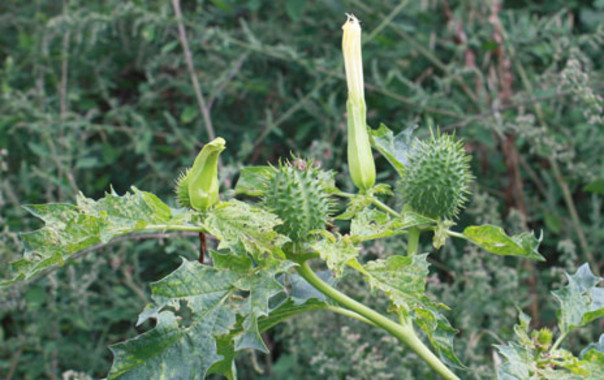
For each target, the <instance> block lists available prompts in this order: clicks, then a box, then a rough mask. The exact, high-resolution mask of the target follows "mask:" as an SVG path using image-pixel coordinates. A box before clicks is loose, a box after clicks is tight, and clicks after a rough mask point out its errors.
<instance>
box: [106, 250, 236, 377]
mask: <svg viewBox="0 0 604 380" xmlns="http://www.w3.org/2000/svg"><path fill="white" fill-rule="evenodd" d="M240 277H241V273H237V272H234V271H229V270H227V269H216V268H212V267H208V266H205V265H201V264H199V263H196V262H189V261H183V263H182V265H181V266H180V267H179V268H178V269H177V270H175V271H174V272H172V273H171V274H169V275H168V276H166V277H165V278H163V279H162V280H160V281H157V282H155V283H153V284H151V292H152V299H153V301H154V305H153V307H151V308H147V309H146V310H145V311H144V312H143V313H142V314H141V317H139V323H142V322H143V321H144V320H146V319H147V318H149V317H152V318H154V319H156V320H157V325H156V326H155V328H153V329H152V330H150V331H148V332H146V333H144V334H142V335H139V336H138V337H135V338H133V339H130V340H128V341H125V342H123V343H118V344H116V345H114V346H112V347H111V351H112V352H113V355H114V361H113V366H112V367H111V370H110V372H109V374H108V376H107V377H108V379H116V378H118V377H119V378H120V379H122V378H123V379H162V378H166V379H203V378H204V377H205V374H206V372H207V371H208V369H209V368H210V367H211V366H212V365H213V364H214V363H215V362H217V361H219V360H220V359H221V356H220V355H218V353H217V347H216V338H215V337H216V336H219V335H223V334H226V333H228V331H229V329H230V328H231V327H232V326H233V325H234V324H235V314H234V313H233V312H232V311H231V310H229V309H228V308H226V307H225V306H224V305H225V302H226V301H227V299H228V296H229V295H230V294H231V293H232V292H233V291H235V289H236V288H235V287H234V284H235V282H236V281H238V280H239V279H240ZM181 303H185V304H186V306H187V307H188V308H189V309H190V310H191V312H192V313H193V316H192V317H191V319H192V321H191V323H190V324H188V325H187V324H186V323H184V322H183V320H182V318H180V317H179V316H177V315H176V312H178V311H180V310H181V307H182V304H181ZM173 310H174V311H173Z"/></svg>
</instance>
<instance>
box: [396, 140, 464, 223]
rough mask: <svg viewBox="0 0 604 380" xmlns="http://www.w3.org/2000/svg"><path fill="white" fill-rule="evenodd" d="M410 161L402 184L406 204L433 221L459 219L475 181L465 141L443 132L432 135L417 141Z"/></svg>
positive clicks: (401, 193)
mask: <svg viewBox="0 0 604 380" xmlns="http://www.w3.org/2000/svg"><path fill="white" fill-rule="evenodd" d="M408 160H409V161H408V165H406V166H405V172H404V175H403V178H402V179H401V181H400V183H399V191H400V195H401V196H402V198H403V201H404V203H405V204H406V205H408V206H409V207H411V209H413V210H414V211H416V212H418V213H420V214H423V215H426V216H428V217H431V218H435V219H452V218H454V217H456V216H457V215H458V214H459V211H460V209H461V208H462V207H463V205H464V203H465V201H466V200H467V199H466V195H467V194H468V193H469V189H468V187H469V184H470V182H471V181H472V179H473V177H472V174H471V173H470V165H469V162H470V157H469V156H468V155H467V154H466V152H465V150H464V148H463V144H462V142H461V141H455V139H454V137H453V136H450V135H443V134H440V132H437V133H436V135H435V134H434V133H431V137H430V139H429V140H428V141H420V140H416V141H415V143H414V146H413V150H412V152H411V153H410V154H409V156H408Z"/></svg>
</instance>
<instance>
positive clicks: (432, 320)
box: [355, 254, 463, 367]
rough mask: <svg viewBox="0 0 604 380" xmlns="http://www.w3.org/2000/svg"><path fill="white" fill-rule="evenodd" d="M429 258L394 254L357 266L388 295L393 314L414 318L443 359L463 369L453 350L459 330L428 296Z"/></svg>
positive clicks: (424, 255)
mask: <svg viewBox="0 0 604 380" xmlns="http://www.w3.org/2000/svg"><path fill="white" fill-rule="evenodd" d="M427 256H428V255H427V254H421V255H414V256H411V257H410V256H400V255H393V256H390V257H388V258H387V259H385V260H375V261H371V262H369V263H367V264H366V265H365V266H363V267H362V268H359V267H358V265H356V266H355V267H357V269H360V271H361V272H362V273H364V274H365V275H366V277H367V281H368V282H369V285H370V286H371V289H372V290H380V291H383V292H384V293H386V295H388V298H390V302H391V304H392V307H393V309H394V311H396V312H397V313H402V314H404V315H411V316H412V317H413V320H414V322H415V323H416V324H417V325H418V326H419V327H420V328H421V329H422V330H424V332H425V333H426V336H427V337H428V339H429V340H430V343H431V344H432V346H433V347H434V348H435V349H436V351H437V352H438V353H439V355H440V356H441V358H443V359H444V360H445V361H447V362H448V363H449V364H451V365H454V366H458V367H463V365H462V363H461V361H460V360H459V359H458V358H457V356H456V355H455V352H454V349H453V338H454V337H455V335H456V334H457V330H456V329H454V328H453V327H452V326H451V324H450V323H449V321H448V320H447V319H446V318H445V317H444V315H442V314H441V313H440V311H439V309H441V308H443V307H445V306H444V305H442V304H436V303H434V302H432V301H431V300H430V299H429V298H428V297H427V296H426V294H425V288H426V277H427V276H428V273H429V271H428V266H429V264H428V261H427Z"/></svg>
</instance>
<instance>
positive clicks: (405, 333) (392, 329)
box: [297, 262, 459, 380]
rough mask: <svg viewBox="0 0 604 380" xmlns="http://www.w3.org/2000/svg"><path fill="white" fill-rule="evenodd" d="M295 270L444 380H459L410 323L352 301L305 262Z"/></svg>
mask: <svg viewBox="0 0 604 380" xmlns="http://www.w3.org/2000/svg"><path fill="white" fill-rule="evenodd" d="M297 270H298V273H299V274H300V276H302V277H303V278H304V279H305V280H306V281H308V283H309V284H311V285H312V286H313V287H315V288H316V289H317V290H319V291H320V292H321V293H323V294H325V295H326V296H327V297H329V298H331V299H332V300H334V301H336V302H337V303H339V304H340V305H342V306H344V307H345V308H347V309H349V310H352V311H353V312H355V313H357V314H359V315H361V316H363V317H365V318H367V319H368V320H369V321H371V322H372V323H374V324H375V325H376V326H379V327H381V328H383V329H384V330H386V331H388V332H389V333H390V334H391V335H392V336H394V337H396V338H397V339H399V340H400V341H401V342H403V343H405V344H406V345H407V346H408V347H409V348H411V349H412V350H413V351H414V352H415V353H416V354H417V355H419V357H421V358H422V359H423V360H424V361H425V362H426V363H427V364H428V365H429V366H430V367H432V369H433V370H434V371H436V372H437V373H438V374H439V375H440V376H442V377H443V378H444V379H447V380H459V377H457V376H456V375H455V374H454V373H453V372H452V371H451V370H450V369H449V368H447V366H445V365H444V363H443V362H441V361H440V360H439V359H438V357H436V355H434V354H433V353H432V351H430V350H429V349H428V348H427V347H426V346H425V345H424V343H423V342H422V341H421V340H420V339H419V338H418V336H417V335H416V334H415V331H414V330H413V325H412V323H411V321H406V322H405V323H404V324H402V325H399V324H398V323H396V322H394V321H393V320H391V319H389V318H387V317H385V316H383V315H381V314H380V313H378V312H376V311H375V310H372V309H370V308H369V307H367V306H365V305H363V304H362V303H359V302H357V301H355V300H353V299H352V298H350V297H348V296H347V295H346V294H344V293H341V292H339V291H338V290H336V289H334V288H333V287H331V286H330V285H329V284H327V283H325V282H324V281H323V280H321V278H320V277H319V276H317V275H316V274H315V272H313V270H312V269H311V268H310V267H309V266H308V263H306V262H303V263H300V266H299V267H297Z"/></svg>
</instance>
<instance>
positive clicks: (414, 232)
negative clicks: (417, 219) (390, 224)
mask: <svg viewBox="0 0 604 380" xmlns="http://www.w3.org/2000/svg"><path fill="white" fill-rule="evenodd" d="M420 232H421V231H420V229H419V228H417V227H411V228H410V229H409V235H408V236H407V256H413V255H415V254H416V253H417V250H418V248H419V234H420Z"/></svg>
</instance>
